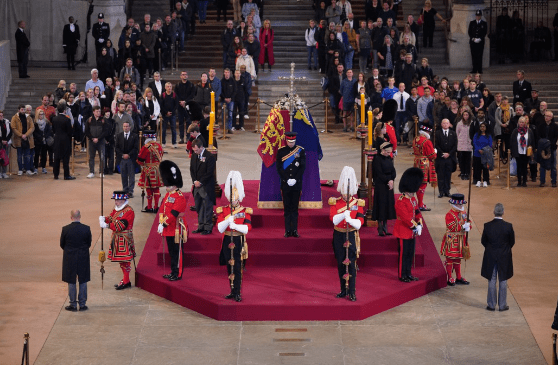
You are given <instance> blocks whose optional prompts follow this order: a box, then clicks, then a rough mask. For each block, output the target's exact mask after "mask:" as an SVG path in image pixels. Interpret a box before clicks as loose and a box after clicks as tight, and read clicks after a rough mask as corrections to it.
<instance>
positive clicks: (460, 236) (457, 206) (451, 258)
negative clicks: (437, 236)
mask: <svg viewBox="0 0 558 365" xmlns="http://www.w3.org/2000/svg"><path fill="white" fill-rule="evenodd" d="M449 203H450V204H451V209H450V211H449V212H447V214H446V233H445V234H444V238H443V239H442V246H441V247H440V255H442V256H444V257H445V258H446V262H445V265H446V271H447V275H448V285H449V286H454V285H455V284H459V285H469V282H468V281H467V280H466V279H465V278H464V277H462V276H461V260H462V259H465V260H468V259H469V258H470V256H471V254H470V251H469V242H468V241H467V236H466V232H469V231H470V230H471V223H470V222H469V221H468V219H467V213H466V212H465V204H467V202H466V201H465V196H464V195H463V194H452V195H451V198H450V200H449ZM453 271H455V276H456V278H455V279H454V278H453Z"/></svg>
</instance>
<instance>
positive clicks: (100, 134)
mask: <svg viewBox="0 0 558 365" xmlns="http://www.w3.org/2000/svg"><path fill="white" fill-rule="evenodd" d="M108 133H109V130H108V125H107V124H106V123H105V118H103V117H102V116H101V107H100V106H94V107H93V116H91V117H90V118H89V119H88V120H87V122H86V124H85V135H86V136H87V138H88V140H89V141H88V143H89V175H87V178H88V179H91V178H93V177H95V154H96V153H97V152H98V153H99V176H101V174H103V172H104V165H105V145H106V142H105V140H106V138H107V136H108Z"/></svg>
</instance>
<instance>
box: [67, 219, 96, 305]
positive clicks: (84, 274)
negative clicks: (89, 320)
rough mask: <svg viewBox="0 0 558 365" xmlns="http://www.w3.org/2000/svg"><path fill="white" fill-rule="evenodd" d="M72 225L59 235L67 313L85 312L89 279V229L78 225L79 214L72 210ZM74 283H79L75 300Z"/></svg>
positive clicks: (83, 225)
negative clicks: (62, 253)
mask: <svg viewBox="0 0 558 365" xmlns="http://www.w3.org/2000/svg"><path fill="white" fill-rule="evenodd" d="M70 219H71V220H72V223H70V224H68V225H67V226H65V227H64V228H62V234H61V235H60V248H62V249H63V250H64V256H63V258H62V281H64V282H66V283H68V295H69V297H70V305H68V306H66V307H65V309H66V310H67V311H71V312H75V311H77V304H78V302H79V310H80V311H84V310H87V306H86V305H85V304H86V302H87V282H88V281H89V280H90V279H91V269H90V265H89V248H90V247H91V228H89V226H86V225H85V224H81V223H80V219H81V213H80V211H79V210H72V212H71V213H70ZM76 281H78V282H79V296H78V298H77V299H76V295H77V292H76Z"/></svg>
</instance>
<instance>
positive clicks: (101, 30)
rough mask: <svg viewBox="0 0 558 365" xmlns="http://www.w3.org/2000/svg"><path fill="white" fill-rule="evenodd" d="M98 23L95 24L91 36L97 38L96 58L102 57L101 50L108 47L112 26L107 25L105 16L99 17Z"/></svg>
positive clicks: (100, 14) (101, 14)
mask: <svg viewBox="0 0 558 365" xmlns="http://www.w3.org/2000/svg"><path fill="white" fill-rule="evenodd" d="M97 20H98V22H97V23H95V24H93V28H92V30H91V35H92V36H93V38H95V50H96V52H97V53H96V57H99V56H100V55H101V50H102V49H103V47H105V46H106V45H107V39H109V37H110V26H109V24H108V23H105V14H103V13H99V15H97Z"/></svg>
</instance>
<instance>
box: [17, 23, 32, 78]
mask: <svg viewBox="0 0 558 365" xmlns="http://www.w3.org/2000/svg"><path fill="white" fill-rule="evenodd" d="M17 27H18V28H17V30H16V32H15V41H16V52H17V66H18V70H19V78H20V79H26V78H28V77H29V75H27V62H28V61H29V46H30V45H31V43H29V39H27V35H26V34H25V22H24V21H23V20H20V21H19V22H18V23H17Z"/></svg>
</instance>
